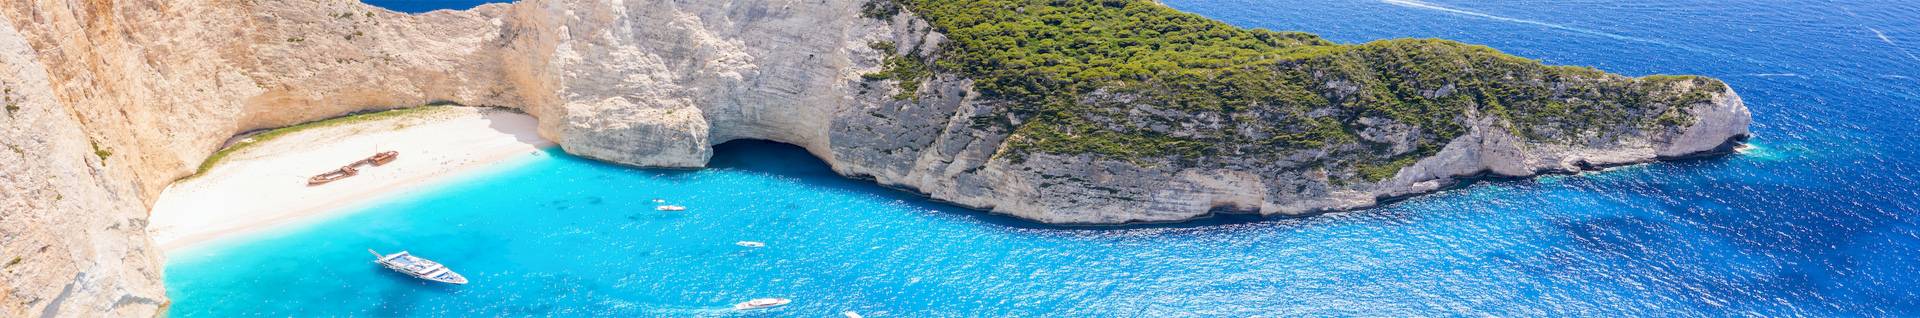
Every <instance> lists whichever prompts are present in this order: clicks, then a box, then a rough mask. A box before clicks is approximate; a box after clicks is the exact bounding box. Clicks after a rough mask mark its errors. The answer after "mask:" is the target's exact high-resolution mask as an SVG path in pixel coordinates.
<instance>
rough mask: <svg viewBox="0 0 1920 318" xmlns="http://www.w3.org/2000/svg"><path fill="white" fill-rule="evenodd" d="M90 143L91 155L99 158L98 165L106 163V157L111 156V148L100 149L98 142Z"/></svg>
mask: <svg viewBox="0 0 1920 318" xmlns="http://www.w3.org/2000/svg"><path fill="white" fill-rule="evenodd" d="M91 143H92V144H93V155H94V156H96V157H100V163H103V164H104V163H106V162H107V157H111V156H113V148H100V141H98V140H93V141H91Z"/></svg>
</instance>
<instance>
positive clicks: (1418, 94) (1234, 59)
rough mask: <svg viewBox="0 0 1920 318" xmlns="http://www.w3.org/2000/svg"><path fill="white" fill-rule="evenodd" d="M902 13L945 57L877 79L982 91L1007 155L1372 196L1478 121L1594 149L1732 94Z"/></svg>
mask: <svg viewBox="0 0 1920 318" xmlns="http://www.w3.org/2000/svg"><path fill="white" fill-rule="evenodd" d="M895 3H896V4H898V5H900V6H901V7H902V8H904V9H906V10H910V11H912V12H913V13H916V14H918V15H919V16H920V17H922V18H924V19H926V20H927V21H929V22H930V23H931V24H932V25H933V26H934V27H935V28H936V29H937V30H939V31H940V32H942V33H943V34H945V35H946V36H947V37H948V39H949V40H950V41H949V42H948V43H946V45H944V46H943V47H942V48H941V51H940V52H937V54H925V53H920V52H915V53H914V54H906V55H900V56H892V55H890V56H889V57H888V62H887V69H886V70H885V71H883V72H881V73H880V74H875V75H873V76H872V77H870V79H874V78H891V79H902V78H919V77H917V76H924V75H923V74H925V72H927V71H932V72H950V73H958V74H961V75H964V76H968V77H970V78H972V79H974V80H975V81H976V82H975V87H974V88H975V89H976V90H978V91H980V92H981V93H982V94H983V95H985V96H988V97H992V98H999V99H1005V100H1011V101H1015V102H1016V103H1015V104H1016V105H1017V106H1014V107H1012V108H1011V109H1007V110H1005V111H1006V112H1007V113H1008V114H1010V115H1011V116H1000V117H1001V118H1015V119H1016V120H1015V121H1017V122H1019V124H1018V125H1014V126H1017V128H1016V129H1015V133H1014V137H1013V138H1010V139H1009V142H1008V146H1009V147H1012V148H1011V149H1013V150H1015V151H1014V152H1013V153H1014V154H1016V155H1017V154H1018V153H1019V152H1047V153H1067V154H1088V153H1090V154H1097V155H1102V156H1107V157H1112V158H1121V159H1127V160H1138V159H1143V158H1144V159H1155V160H1160V159H1166V160H1177V161H1181V162H1188V163H1194V164H1197V165H1205V164H1207V162H1210V161H1213V160H1204V159H1205V158H1217V157H1221V156H1240V157H1258V158H1266V159H1278V158H1285V157H1288V156H1289V155H1292V154H1297V153H1301V152H1314V153H1318V154H1320V155H1316V156H1314V157H1316V158H1321V160H1326V161H1327V162H1322V164H1325V165H1339V166H1345V167H1349V168H1356V169H1359V170H1363V171H1357V172H1358V174H1361V175H1364V177H1365V178H1366V179H1371V180H1379V179H1381V178H1384V177H1385V176H1391V174H1392V172H1393V171H1397V170H1398V168H1399V167H1402V166H1405V165H1406V164H1410V163H1411V162H1412V160H1415V159H1417V158H1419V157H1424V156H1427V155H1431V154H1432V153H1435V152H1437V151H1438V150H1439V148H1440V146H1442V145H1444V144H1445V143H1446V142H1447V141H1449V140H1452V139H1453V138H1455V137H1458V136H1461V135H1463V134H1465V133H1467V132H1468V131H1469V130H1470V129H1471V127H1473V126H1474V125H1476V121H1477V120H1479V119H1481V118H1495V119H1497V123H1496V124H1497V125H1501V126H1504V128H1505V129H1507V130H1508V131H1509V132H1511V133H1513V134H1515V135H1518V136H1521V137H1522V138H1526V139H1529V140H1535V141H1545V142H1557V143H1569V144H1571V143H1598V142H1605V141H1607V140H1613V139H1618V138H1620V137H1621V136H1623V135H1626V134H1635V133H1637V132H1635V131H1634V130H1636V129H1644V128H1661V127H1666V128H1672V127H1676V126H1680V125H1684V124H1686V123H1689V122H1691V120H1692V119H1691V118H1687V117H1686V114H1685V112H1684V109H1683V108H1681V107H1679V106H1687V105H1690V104H1691V103H1697V102H1702V101H1705V99H1706V98H1709V97H1710V96H1711V94H1712V93H1714V92H1718V91H1720V90H1721V89H1724V86H1722V84H1720V83H1719V82H1718V81H1717V80H1713V79H1708V78H1703V77H1695V76H1655V77H1646V78H1639V79H1635V78H1628V77H1624V76H1619V75H1613V74H1607V73H1604V72H1601V71H1599V70H1596V69H1592V68H1587V67H1568V66H1548V65H1544V64H1542V63H1540V62H1538V61H1535V60H1530V59H1525V58H1520V57H1516V56H1512V55H1508V54H1504V53H1501V52H1499V51H1497V50H1494V49H1492V48H1488V47H1485V46H1478V45H1469V44H1463V43H1459V42H1453V41H1446V40H1436V39H1393V40H1382V41H1374V42H1368V43H1363V44H1339V43H1333V42H1331V41H1327V40H1325V39H1322V38H1320V37H1318V36H1315V35H1312V34H1307V33H1299V32H1276V31H1269V30H1263V29H1246V28H1239V27H1234V26H1231V25H1227V24H1225V23H1222V22H1218V21H1214V20H1210V19H1207V18H1204V17H1200V16H1198V15H1194V14H1189V13H1184V12H1179V11H1176V10H1173V9H1171V8H1167V7H1166V6H1164V5H1160V4H1158V3H1155V2H1153V1H1147V0H895ZM870 7H872V5H870ZM895 60H916V61H918V60H924V62H925V64H924V65H925V66H929V67H930V70H923V69H920V68H918V67H919V66H922V65H920V64H914V63H912V62H905V61H895ZM909 76H912V77H909ZM906 82H909V81H908V80H904V79H903V80H902V84H901V88H902V89H903V90H905V89H907V88H909V86H908V85H909V84H907V83H906ZM905 97H908V98H910V97H911V95H909V96H905ZM1007 124H1009V125H1012V123H1007ZM1628 128H1631V129H1628ZM1361 162H1373V163H1370V164H1367V165H1365V166H1359V165H1360V164H1359V163H1361ZM1361 168H1363V169H1361Z"/></svg>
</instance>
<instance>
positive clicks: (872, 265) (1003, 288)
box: [166, 0, 1920, 317]
mask: <svg viewBox="0 0 1920 318" xmlns="http://www.w3.org/2000/svg"><path fill="white" fill-rule="evenodd" d="M1165 2H1166V3H1167V4H1168V5H1171V6H1173V7H1176V8H1179V9H1182V10H1187V11H1190V12H1196V13H1200V14H1202V15H1206V16H1209V17H1214V18H1218V19H1222V20H1225V21H1228V22H1230V23H1234V24H1238V25H1242V26H1249V27H1268V28H1273V29H1285V30H1302V31H1309V32H1315V33H1319V34H1322V35H1325V36H1327V37H1329V38H1331V39H1334V40H1338V41H1343V42H1360V41H1366V40H1371V39H1379V38H1389V37H1444V38H1450V39H1459V40H1463V41H1468V42H1473V43H1481V44H1487V45H1490V46H1493V47H1496V48H1499V49H1502V50H1506V51H1508V52H1513V53H1516V54H1520V55H1523V56H1528V57H1533V58H1540V59H1543V60H1545V61H1547V62H1550V63H1560V64H1582V65H1597V66H1599V67H1601V68H1603V69H1606V70H1609V71H1615V72H1622V73H1627V74H1637V75H1644V74H1654V73H1694V74H1704V75H1711V76H1716V77H1720V78H1723V79H1726V80H1727V81H1728V82H1729V83H1731V84H1732V85H1733V86H1734V87H1735V88H1736V89H1738V90H1740V93H1741V94H1742V95H1743V96H1744V97H1746V99H1747V102H1748V103H1749V106H1751V107H1753V110H1754V112H1755V120H1756V124H1755V125H1754V129H1755V131H1756V133H1757V134H1758V136H1757V137H1756V138H1755V140H1754V142H1755V144H1756V146H1757V148H1756V149H1754V150H1752V151H1750V152H1748V153H1747V154H1744V155H1740V156H1735V157H1730V158H1719V159H1711V160H1699V161H1688V162H1679V163H1668V164H1657V165H1647V166H1637V167H1629V168H1623V169H1618V170H1615V171H1610V172H1605V173H1597V174H1586V175H1581V176H1556V177H1547V178H1543V179H1539V180H1530V181H1509V182H1491V183H1482V184H1477V185H1474V186H1471V187H1468V188H1466V189H1461V190H1454V191H1447V192H1443V193H1440V194H1436V195H1431V196H1425V197H1419V198H1415V199H1411V200H1408V201H1404V202H1400V203H1397V204H1394V205H1390V206H1388V207H1384V208H1379V209H1372V210H1366V211H1360V212H1355V213H1337V214H1330V215H1326V216H1320V217H1313V218H1305V219H1281V220H1216V221H1213V222H1206V223H1202V224H1191V225H1182V226H1176V227H1142V228H1100V229H1088V228H1053V227H1045V226H1037V225H1033V224H1028V223H1024V222H1019V221H1014V220H1008V219H1006V218H1003V217H996V216H990V215H984V214H981V213H978V212H973V211H968V210H964V209H957V208H953V207H950V206H946V205H942V204H938V203H932V202H928V201H925V200H922V199H920V198H917V197H914V196H910V195H905V194H902V193H900V192H897V191H892V190H887V189H882V188H879V187H875V186H872V185H869V184H867V183H865V182H861V181H853V180H847V179H843V178H839V177H837V176H834V175H832V174H831V173H830V172H828V171H827V170H826V168H825V166H824V165H823V164H821V163H820V162H818V161H817V160H815V159H812V158H811V157H809V156H808V155H806V153H805V152H803V151H800V150H798V149H795V148H792V147H788V146H783V145H777V144H769V143H756V142H736V143H729V144H726V145H722V146H721V147H720V148H719V149H718V153H717V156H716V158H715V161H714V166H715V168H713V169H706V170H700V171H667V170H644V169H630V168H622V167H615V166H609V165H603V164H597V163H592V162H588V161H584V160H580V159H576V158H572V157H568V156H565V155H561V154H552V155H551V156H549V157H543V158H535V159H531V161H529V162H527V163H525V164H524V165H521V166H518V167H516V168H513V169H506V170H501V171H496V172H492V173H488V174H484V175H478V176H474V177H473V178H474V180H470V181H474V182H466V183H462V184H460V185H458V186H452V187H443V188H436V189H421V192H419V193H415V194H412V195H409V196H406V197H402V198H397V199H395V200H394V201H392V202H386V203H383V204H377V205H374V206H371V207H368V208H365V209H362V210H360V211H355V212H352V213H351V214H347V215H346V216H343V217H340V218H338V219H332V220H327V221H324V222H320V223H314V224H308V225H303V226H299V227H294V228H288V229H286V230H284V231H277V233H274V234H271V235H266V236H261V237H257V238H250V239H244V240H235V241H227V242H223V243H220V244H217V245H211V246H204V247H200V248H196V249H193V250H188V251H183V252H181V253H177V254H175V255H171V256H170V264H169V266H168V269H167V278H166V279H167V283H168V287H169V288H171V289H170V296H172V297H173V301H174V305H173V310H172V314H173V315H174V316H191V317H232V316H616V317H634V316H640V317H652V316H736V315H738V316H797V317H821V316H833V315H837V313H839V312H841V311H847V310H853V311H857V312H860V313H862V314H864V315H866V316H867V317H1003V316H1022V317H1180V316H1232V317H1239V316H1297V315H1361V316H1430V315H1444V314H1488V315H1501V316H1541V315H1553V316H1648V315H1653V316H1736V315H1763V316H1920V220H1917V218H1920V207H1917V206H1916V203H1914V202H1913V200H1914V199H1915V198H1920V190H1915V187H1914V186H1915V185H1917V184H1920V181H1916V180H1915V178H1914V176H1915V175H1916V174H1920V164H1917V163H1920V152H1917V151H1916V150H1915V149H1914V148H1913V147H1908V146H1906V145H1907V144H1909V143H1910V141H1911V140H1914V139H1916V137H1920V128H1917V127H1920V126H1916V125H1915V123H1917V122H1920V116H1916V115H1915V114H1916V113H1917V112H1916V110H1920V109H1916V108H1920V107H1916V105H1920V80H1916V79H1920V55H1916V54H1920V23H1915V22H1914V21H1920V5H1915V4H1913V3H1911V2H1907V1H1855V2H1846V3H1811V2H1798V1H1779V0H1769V1H1754V0H1739V1H1712V2H1708V1H1699V0H1688V1H1658V2H1654V1H1643V2H1618V1H1597V0H1576V1H1552V2H1543V1H1519V0H1504V1H1427V2H1410V1H1391V2H1384V1H1357V0H1334V1H1236V0H1209V1H1199V0H1168V1H1165ZM655 198H663V199H667V200H669V203H671V204H680V205H686V206H688V207H690V208H691V209H690V210H688V211H685V212H673V213H669V212H659V211H654V210H653V209H652V208H653V203H651V201H650V200H652V199H655ZM741 240H752V241H762V242H766V243H767V247H765V248H760V249H747V248H742V247H739V246H734V245H733V242H735V241H741ZM367 248H375V249H380V250H383V251H391V250H398V249H408V250H411V251H413V252H415V253H418V254H420V255H423V256H426V257H430V258H434V259H437V260H441V261H443V262H445V263H447V264H449V265H452V266H454V267H455V268H456V269H459V270H460V271H461V272H462V273H465V274H467V275H468V276H469V277H470V278H472V279H473V281H474V283H473V284H471V285H466V286H458V287H454V286H441V285H432V284H425V283H421V282H418V281H415V280H412V279H410V278H407V277H404V276H399V275H397V274H393V273H389V272H387V271H385V270H383V269H380V268H379V267H377V266H375V265H373V264H371V263H369V262H368V260H369V258H370V257H371V256H368V255H366V254H365V253H366V252H365V251H364V250H365V249H367ZM758 297H783V298H791V299H793V300H794V303H793V304H792V305H789V306H785V307H781V308H777V309H772V310H766V311H759V312H751V313H738V312H733V311H730V310H726V309H724V308H726V307H727V306H729V305H730V304H732V303H735V302H740V301H745V300H747V299H751V298H758Z"/></svg>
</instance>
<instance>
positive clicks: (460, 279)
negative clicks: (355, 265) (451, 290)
mask: <svg viewBox="0 0 1920 318" xmlns="http://www.w3.org/2000/svg"><path fill="white" fill-rule="evenodd" d="M367 252H368V253H373V257H374V260H373V262H374V263H379V264H380V266H386V267H387V269H391V270H393V271H396V272H400V273H402V274H407V276H413V277H414V278H419V279H425V280H430V281H436V282H442V283H448V284H456V285H465V284H467V277H466V276H460V273H455V272H453V269H450V268H447V266H446V265H440V263H436V262H434V261H431V260H427V259H425V258H420V257H418V256H413V254H408V253H407V251H400V252H399V253H393V254H387V255H380V252H375V251H373V250H371V249H369V250H367Z"/></svg>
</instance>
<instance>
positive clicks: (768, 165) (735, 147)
mask: <svg viewBox="0 0 1920 318" xmlns="http://www.w3.org/2000/svg"><path fill="white" fill-rule="evenodd" d="M707 168H709V169H735V170H743V171H752V172H757V173H766V174H771V175H775V176H780V177H787V178H792V179H794V180H799V181H800V182H802V183H806V184H808V185H810V186H818V187H824V188H830V189H836V190H843V191H848V192H853V193H860V194H866V195H873V196H877V197H881V198H885V199H892V200H899V201H902V202H909V203H913V204H917V205H921V206H926V207H929V208H931V209H934V210H939V211H941V212H943V213H950V214H955V215H960V216H962V217H965V218H967V219H968V220H972V221H978V222H982V223H987V224H993V225H997V226H1005V227H1011V228H1020V229H1042V230H1078V231H1106V230H1126V229H1141V228H1197V227H1212V226H1218V225H1228V224H1242V223H1256V222H1264V221H1273V220H1275V219H1276V218H1267V217H1262V216H1260V215H1258V214H1246V213H1232V212H1231V211H1226V212H1227V213H1213V214H1212V215H1211V216H1208V217H1204V218H1200V219H1193V220H1187V221H1181V222H1166V223H1132V224H1120V225H1053V224H1046V223H1040V222H1035V221H1031V220H1027V219H1021V218H1017V217H1013V216H1009V215H1005V214H999V213H993V212H991V211H986V210H980V209H974V208H969V207H965V206H960V205H956V204H953V203H950V202H946V201H943V200H939V199H935V198H932V197H929V196H927V195H925V194H923V193H920V192H919V191H917V190H913V189H905V188H896V187H888V186H884V185H880V184H878V183H875V182H874V181H873V180H871V179H862V178H857V177H849V176H844V175H841V174H839V173H836V172H834V171H833V169H832V168H831V167H830V166H829V165H827V163H826V162H825V161H823V160H821V159H820V158H818V157H815V156H813V154H811V153H808V152H807V151H806V149H803V148H800V147H799V146H794V145H791V144H786V143H781V142H776V141H767V140H758V139H741V140H734V141H728V142H725V143H721V144H719V145H715V146H714V147H713V158H712V159H710V160H709V161H708V162H707Z"/></svg>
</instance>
